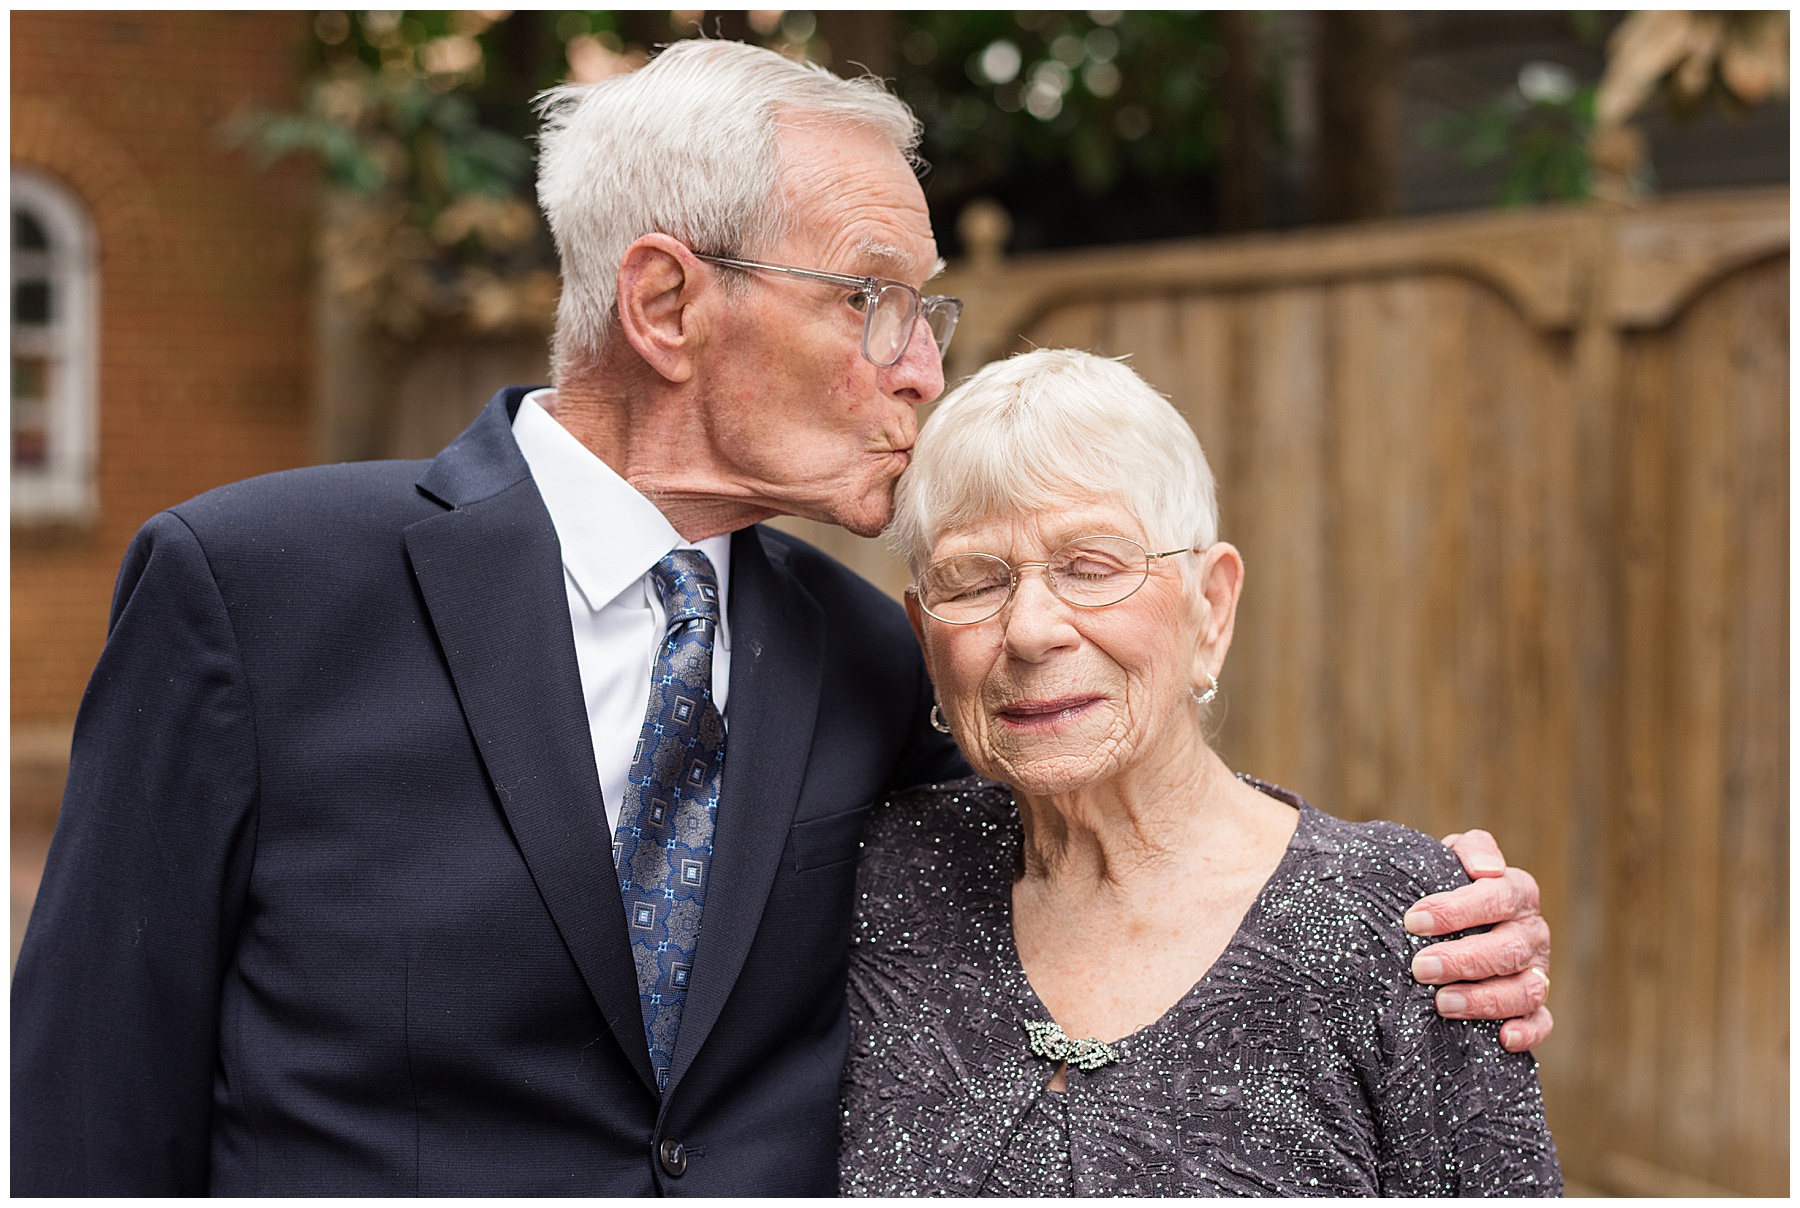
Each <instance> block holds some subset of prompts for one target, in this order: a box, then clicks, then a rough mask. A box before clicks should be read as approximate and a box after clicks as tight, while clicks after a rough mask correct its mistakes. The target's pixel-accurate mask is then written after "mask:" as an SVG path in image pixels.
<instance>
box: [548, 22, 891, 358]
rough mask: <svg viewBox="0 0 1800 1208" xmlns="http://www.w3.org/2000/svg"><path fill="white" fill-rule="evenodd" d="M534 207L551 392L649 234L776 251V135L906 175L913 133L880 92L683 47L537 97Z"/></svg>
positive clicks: (601, 340) (748, 50) (606, 318)
mask: <svg viewBox="0 0 1800 1208" xmlns="http://www.w3.org/2000/svg"><path fill="white" fill-rule="evenodd" d="M538 107H539V111H540V112H541V113H542V114H543V117H544V126H543V129H542V131H541V132H540V134H539V154H538V204H539V205H541V206H542V207H543V209H544V215H545V217H547V218H548V219H549V220H550V230H551V232H552V233H553V234H554V235H555V236H556V250H557V253H558V255H559V257H560V258H561V260H562V298H561V301H560V302H559V303H558V305H557V313H556V334H555V338H554V340H553V344H552V361H553V365H554V369H555V373H556V378H557V380H559V381H560V380H563V376H564V375H565V374H577V373H580V372H581V371H582V370H583V369H585V368H587V367H589V366H591V365H592V364H593V363H594V361H595V359H596V358H597V357H598V355H599V354H600V353H601V352H602V351H603V350H604V348H605V346H606V341H607V338H608V336H609V334H610V332H611V330H612V327H613V325H614V323H615V322H616V321H617V320H616V316H615V314H614V305H615V303H616V302H617V293H618V273H619V261H620V260H621V259H622V258H623V257H624V255H625V249H626V248H628V247H630V246H631V243H632V241H633V240H635V239H637V238H638V237H639V236H641V235H647V234H650V233H652V232H661V233H662V234H666V235H670V236H672V237H674V238H676V239H679V240H681V241H682V242H683V243H685V244H687V245H688V246H689V247H691V248H694V249H695V250H697V251H701V252H708V253H711V254H713V255H719V256H754V255H756V254H757V253H758V252H759V251H760V250H761V249H763V248H766V247H770V246H772V245H774V244H775V243H777V242H778V241H779V240H780V239H782V238H783V237H784V236H785V235H786V234H787V233H788V230H789V222H790V220H791V217H792V216H791V215H789V214H787V213H786V212H785V209H786V207H785V206H784V205H783V198H782V195H781V190H780V189H779V188H778V187H777V185H778V183H779V180H780V172H781V166H782V165H781V154H780V137H779V136H780V132H781V130H782V128H783V127H790V126H814V125H828V126H836V125H852V126H863V127H867V128H870V129H873V130H875V131H877V132H878V133H880V134H882V135H884V136H885V137H886V138H887V139H888V140H889V141H890V142H892V143H893V144H894V146H895V148H896V149H897V150H898V151H899V152H900V153H901V154H902V155H903V156H905V157H906V158H907V159H908V161H909V162H915V156H914V149H915V148H916V147H917V146H918V143H919V122H918V119H917V118H915V117H914V116H913V114H912V111H911V110H909V109H908V108H907V107H906V106H905V105H904V104H903V103H901V101H900V100H899V99H898V98H896V97H894V96H893V95H892V94H890V93H889V92H888V91H887V90H886V89H885V88H884V87H883V86H882V84H881V82H880V81H879V80H876V79H872V78H865V79H859V80H843V79H839V78H838V77H837V76H834V75H832V74H831V73H830V72H828V71H826V70H825V69H824V68H822V67H817V66H814V65H812V64H807V63H795V62H793V61H792V60H789V59H785V58H783V57H781V56H780V55H778V54H776V53H775V52H773V51H769V50H763V49H761V48H760V47H755V46H747V45H744V44H743V43H740V42H726V41H716V40H710V39H690V40H688V41H683V42H677V43H676V44H675V45H673V46H671V47H669V48H668V49H667V50H665V51H663V52H662V53H661V54H659V55H657V56H656V58H654V59H653V60H651V62H650V63H649V64H648V65H647V66H645V67H644V68H642V69H641V70H638V71H635V72H632V73H630V74H625V75H616V76H611V77H609V78H607V79H604V80H601V81H600V82H599V83H596V84H573V85H567V86H565V87H561V88H553V89H551V90H550V91H548V92H546V93H544V94H543V95H541V96H540V97H539V98H538Z"/></svg>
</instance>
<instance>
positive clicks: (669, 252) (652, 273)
mask: <svg viewBox="0 0 1800 1208" xmlns="http://www.w3.org/2000/svg"><path fill="white" fill-rule="evenodd" d="M618 284H619V301H618V311H619V334H620V335H622V336H623V337H624V338H625V342H626V343H628V344H630V345H631V347H632V350H633V351H634V352H636V353H637V354H638V356H639V357H640V358H642V359H643V361H644V363H645V364H646V365H648V366H650V368H652V369H654V370H655V371H656V372H657V373H658V374H660V375H661V376H662V377H663V378H664V379H665V380H666V381H669V382H672V383H681V382H685V381H687V380H688V379H689V378H691V377H693V375H694V368H695V364H696V362H697V354H698V352H699V346H700V343H701V340H702V339H703V332H704V330H705V325H704V323H703V322H702V321H701V310H702V307H700V306H697V305H696V303H697V302H699V301H700V300H701V299H702V298H703V297H704V296H705V295H706V294H707V292H708V290H709V289H716V288H717V285H716V283H715V282H713V281H712V280H711V279H710V276H709V274H707V273H705V271H704V266H703V262H702V261H700V260H698V259H696V258H695V256H694V253H693V252H692V251H690V250H688V248H687V245H685V244H683V243H682V242H681V241H680V240H678V239H674V238H671V237H670V236H668V235H663V234H651V235H640V236H638V238H637V239H636V240H634V241H633V242H632V244H631V246H630V247H628V248H626V249H625V255H624V256H622V257H621V258H620V259H619V279H618Z"/></svg>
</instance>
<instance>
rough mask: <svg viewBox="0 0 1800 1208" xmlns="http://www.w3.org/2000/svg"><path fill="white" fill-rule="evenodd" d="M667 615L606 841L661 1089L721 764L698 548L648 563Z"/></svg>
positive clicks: (713, 581)
mask: <svg viewBox="0 0 1800 1208" xmlns="http://www.w3.org/2000/svg"><path fill="white" fill-rule="evenodd" d="M650 577H651V579H652V580H653V581H654V582H655V584H656V590H657V592H658V593H659V594H660V595H661V596H662V601H663V609H664V611H665V612H667V614H668V622H667V625H668V628H667V636H665V637H664V639H663V644H662V646H661V647H660V648H659V649H658V650H657V652H656V662H655V664H654V665H653V666H652V668H651V670H650V704H649V707H648V708H647V709H646V710H645V713H644V729H643V733H642V734H641V735H640V736H639V738H638V744H637V752H636V754H635V755H634V756H633V758H632V761H631V772H630V777H629V780H628V782H627V788H626V791H625V800H624V801H623V802H621V803H620V806H619V829H618V831H617V832H616V833H615V834H614V836H613V866H614V868H615V869H616V870H617V873H618V877H619V892H620V895H621V896H622V897H623V898H624V901H625V922H626V924H627V926H628V929H629V932H630V935H631V952H632V955H633V957H635V958H636V960H637V974H638V991H639V998H640V1002H641V1005H642V1007H643V1012H644V1036H645V1040H646V1042H647V1043H648V1044H649V1046H650V1065H651V1068H652V1069H654V1070H655V1071H656V1081H657V1084H658V1085H659V1086H662V1087H663V1088H664V1089H667V1087H668V1080H669V1069H670V1066H671V1063H672V1061H673V1054H674V1051H675V1038H676V1036H677V1035H679V1034H680V1031H681V1007H682V1004H683V1003H684V1002H686V1001H687V989H688V972H689V970H691V969H692V968H693V967H694V949H695V946H696V945H697V944H698V943H699V939H700V918H701V912H702V910H703V909H704V907H705V905H706V883H707V879H708V877H707V866H708V865H709V864H710V863H711V862H712V844H713V823H714V821H715V819H716V817H717V815H718V808H719V780H720V777H721V775H722V774H723V772H724V768H725V723H724V722H723V721H722V720H720V717H719V711H718V710H717V709H716V708H714V707H713V700H712V656H713V636H714V635H715V634H716V633H717V632H718V629H719V580H718V577H717V576H716V575H715V574H714V573H713V564H712V561H711V560H710V559H709V558H707V556H706V555H705V554H703V553H701V552H700V551H699V550H692V549H678V550H675V551H674V552H673V553H670V554H667V555H665V556H664V557H663V559H662V560H661V561H660V562H658V563H657V564H656V565H655V566H653V567H651V568H650Z"/></svg>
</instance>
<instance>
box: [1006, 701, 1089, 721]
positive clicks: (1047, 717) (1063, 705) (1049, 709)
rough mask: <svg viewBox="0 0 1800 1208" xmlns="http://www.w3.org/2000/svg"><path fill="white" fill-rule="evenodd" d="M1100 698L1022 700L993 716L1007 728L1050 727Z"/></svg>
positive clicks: (1077, 713)
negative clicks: (1007, 726)
mask: <svg viewBox="0 0 1800 1208" xmlns="http://www.w3.org/2000/svg"><path fill="white" fill-rule="evenodd" d="M1099 699H1100V698H1099V697H1097V696H1063V697H1058V698H1057V699H1055V700H1022V701H1014V702H1013V703H1012V704H1010V705H1007V706H1005V707H1004V708H1002V709H998V710H996V711H995V714H994V716H996V717H998V718H999V719H1000V720H1001V721H1003V722H1005V723H1006V724H1007V725H1009V726H1021V727H1023V726H1051V725H1055V724H1057V723H1058V722H1062V721H1066V720H1068V719H1070V718H1073V717H1075V716H1077V715H1079V714H1080V713H1082V712H1084V711H1085V710H1086V709H1088V708H1089V707H1090V706H1091V705H1093V704H1094V703H1095V702H1096V701H1098V700H1099Z"/></svg>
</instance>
